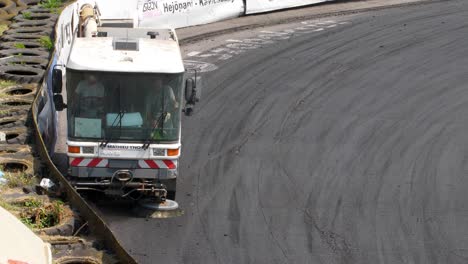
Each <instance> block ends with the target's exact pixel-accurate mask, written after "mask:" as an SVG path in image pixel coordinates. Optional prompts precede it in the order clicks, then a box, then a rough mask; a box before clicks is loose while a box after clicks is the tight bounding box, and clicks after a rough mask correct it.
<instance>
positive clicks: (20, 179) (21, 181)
mask: <svg viewBox="0 0 468 264" xmlns="http://www.w3.org/2000/svg"><path fill="white" fill-rule="evenodd" d="M3 177H4V178H5V180H6V186H7V187H8V188H16V187H23V186H29V185H33V184H35V183H36V178H35V177H33V176H30V175H28V174H26V173H22V172H20V173H9V172H5V174H4V176H3Z"/></svg>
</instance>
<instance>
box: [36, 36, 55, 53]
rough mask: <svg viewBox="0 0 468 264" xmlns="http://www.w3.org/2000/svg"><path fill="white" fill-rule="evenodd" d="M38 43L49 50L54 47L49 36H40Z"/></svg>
mask: <svg viewBox="0 0 468 264" xmlns="http://www.w3.org/2000/svg"><path fill="white" fill-rule="evenodd" d="M39 44H41V46H42V47H44V48H46V49H47V50H49V51H52V50H53V49H54V42H52V40H51V39H50V37H49V36H42V37H40V38H39Z"/></svg>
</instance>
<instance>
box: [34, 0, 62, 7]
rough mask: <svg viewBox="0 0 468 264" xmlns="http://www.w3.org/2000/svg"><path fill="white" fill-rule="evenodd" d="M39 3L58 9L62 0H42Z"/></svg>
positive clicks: (42, 5)
mask: <svg viewBox="0 0 468 264" xmlns="http://www.w3.org/2000/svg"><path fill="white" fill-rule="evenodd" d="M39 5H40V6H41V7H43V8H49V9H58V8H59V7H60V6H61V5H62V0H42V1H41V3H40V4H39Z"/></svg>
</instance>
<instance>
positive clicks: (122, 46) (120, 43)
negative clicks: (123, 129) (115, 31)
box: [112, 39, 138, 50]
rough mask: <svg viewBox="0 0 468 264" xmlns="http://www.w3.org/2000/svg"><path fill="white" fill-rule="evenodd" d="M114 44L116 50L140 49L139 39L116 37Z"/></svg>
mask: <svg viewBox="0 0 468 264" xmlns="http://www.w3.org/2000/svg"><path fill="white" fill-rule="evenodd" d="M112 46H114V50H138V40H136V39H114V40H113V42H112Z"/></svg>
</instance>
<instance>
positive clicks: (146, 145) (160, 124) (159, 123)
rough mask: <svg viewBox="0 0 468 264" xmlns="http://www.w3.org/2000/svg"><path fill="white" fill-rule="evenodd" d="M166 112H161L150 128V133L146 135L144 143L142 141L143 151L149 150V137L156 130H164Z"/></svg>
mask: <svg viewBox="0 0 468 264" xmlns="http://www.w3.org/2000/svg"><path fill="white" fill-rule="evenodd" d="M167 114H168V113H167V112H162V113H161V114H160V115H159V117H158V119H157V121H156V123H155V124H154V126H153V127H152V128H151V131H150V133H149V135H148V137H147V138H146V139H145V141H143V146H142V148H143V149H144V150H146V149H148V148H149V145H150V144H151V137H152V136H153V133H154V132H155V131H156V129H159V128H160V129H164V120H165V119H166V116H167Z"/></svg>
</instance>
